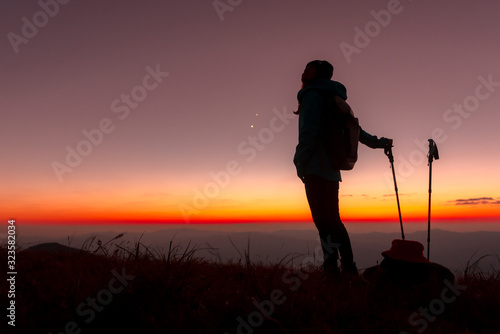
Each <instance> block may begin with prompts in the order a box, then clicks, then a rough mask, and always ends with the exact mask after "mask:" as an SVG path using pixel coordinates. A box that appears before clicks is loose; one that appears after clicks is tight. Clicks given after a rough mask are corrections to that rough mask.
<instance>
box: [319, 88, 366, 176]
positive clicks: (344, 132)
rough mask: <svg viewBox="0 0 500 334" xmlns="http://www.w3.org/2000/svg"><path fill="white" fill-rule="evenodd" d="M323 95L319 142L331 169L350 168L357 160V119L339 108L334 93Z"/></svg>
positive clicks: (358, 131) (358, 132)
mask: <svg viewBox="0 0 500 334" xmlns="http://www.w3.org/2000/svg"><path fill="white" fill-rule="evenodd" d="M323 97H324V101H325V110H324V112H323V120H324V123H323V129H322V130H323V131H322V134H321V135H320V140H321V144H322V145H323V147H324V148H325V151H326V154H327V158H328V161H329V162H330V166H331V167H332V168H333V169H337V170H351V169H353V167H354V164H355V163H356V161H357V160H358V141H359V134H360V131H361V128H360V126H359V121H358V119H357V118H356V117H354V115H352V114H350V113H346V112H343V111H341V110H340V109H339V107H338V106H337V103H336V102H335V96H334V95H332V94H331V93H330V94H323Z"/></svg>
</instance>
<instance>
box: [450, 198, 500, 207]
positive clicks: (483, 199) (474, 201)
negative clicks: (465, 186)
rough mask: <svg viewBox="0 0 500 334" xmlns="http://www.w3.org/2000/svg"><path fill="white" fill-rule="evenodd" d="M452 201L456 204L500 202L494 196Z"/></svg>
mask: <svg viewBox="0 0 500 334" xmlns="http://www.w3.org/2000/svg"><path fill="white" fill-rule="evenodd" d="M450 202H452V203H454V204H455V205H479V204H500V200H494V199H493V197H475V198H465V199H456V200H453V201H450Z"/></svg>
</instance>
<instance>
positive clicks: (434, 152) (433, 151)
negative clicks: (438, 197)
mask: <svg viewBox="0 0 500 334" xmlns="http://www.w3.org/2000/svg"><path fill="white" fill-rule="evenodd" d="M427 158H428V161H429V206H428V208H429V209H428V213H427V260H429V256H430V249H431V193H432V188H431V186H432V161H433V159H436V160H437V159H439V153H438V149H437V146H436V143H435V142H434V140H432V139H429V154H428V155H427Z"/></svg>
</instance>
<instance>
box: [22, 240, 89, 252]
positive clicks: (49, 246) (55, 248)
mask: <svg viewBox="0 0 500 334" xmlns="http://www.w3.org/2000/svg"><path fill="white" fill-rule="evenodd" d="M34 252H44V253H52V254H58V253H64V254H79V253H82V252H84V251H83V250H81V249H78V248H73V247H68V246H64V245H61V244H60V243H57V242H48V243H42V244H38V245H35V246H32V247H29V248H26V249H23V250H22V251H21V252H20V253H34Z"/></svg>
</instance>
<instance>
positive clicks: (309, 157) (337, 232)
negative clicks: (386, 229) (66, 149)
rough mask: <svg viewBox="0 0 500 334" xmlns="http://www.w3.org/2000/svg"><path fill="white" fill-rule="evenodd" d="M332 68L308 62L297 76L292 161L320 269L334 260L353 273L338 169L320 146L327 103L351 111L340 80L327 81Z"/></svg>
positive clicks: (372, 143) (384, 142) (376, 142)
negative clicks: (308, 212) (296, 129)
mask: <svg viewBox="0 0 500 334" xmlns="http://www.w3.org/2000/svg"><path fill="white" fill-rule="evenodd" d="M332 75H333V66H332V65H331V64H330V63H329V62H327V61H324V60H314V61H311V62H310V63H308V64H307V66H306V68H305V70H304V73H303V74H302V89H301V90H300V91H299V92H298V94H297V99H298V101H299V108H298V110H297V112H296V114H298V115H299V143H298V145H297V148H296V151H295V156H294V159H293V161H294V164H295V166H296V168H297V175H298V177H299V178H300V179H301V180H302V181H303V182H304V184H305V190H306V195H307V201H308V203H309V208H310V209H311V214H312V218H313V221H314V224H315V225H316V228H317V229H318V232H319V236H320V239H321V245H322V249H323V254H324V263H323V270H324V271H325V272H328V273H334V274H335V273H339V272H340V269H339V267H338V259H339V253H340V261H341V267H342V271H343V272H344V273H348V274H357V273H358V270H357V268H356V264H355V263H354V259H353V253H352V248H351V242H350V239H349V235H348V233H347V230H346V228H345V226H344V224H343V223H342V221H341V219H340V215H339V181H341V177H340V171H339V170H336V169H333V168H332V167H331V166H330V163H329V161H328V158H327V155H326V151H325V149H324V147H323V143H322V141H323V142H324V136H323V134H324V132H325V130H326V129H325V126H326V123H325V122H324V115H325V113H327V112H332V110H329V108H328V107H327V105H329V106H332V105H334V106H335V107H336V108H338V110H340V111H341V112H345V113H351V114H352V110H351V108H350V106H349V105H348V104H347V103H346V102H345V101H346V100H347V92H346V88H345V87H344V85H342V84H341V83H340V82H337V81H332V80H330V79H331V78H332ZM359 141H360V142H361V143H363V144H365V145H367V146H369V147H371V148H386V147H391V146H392V140H391V139H387V138H383V137H382V138H380V139H378V138H377V137H376V136H372V135H370V134H368V133H367V132H365V131H363V130H362V129H361V132H360V138H359Z"/></svg>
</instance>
